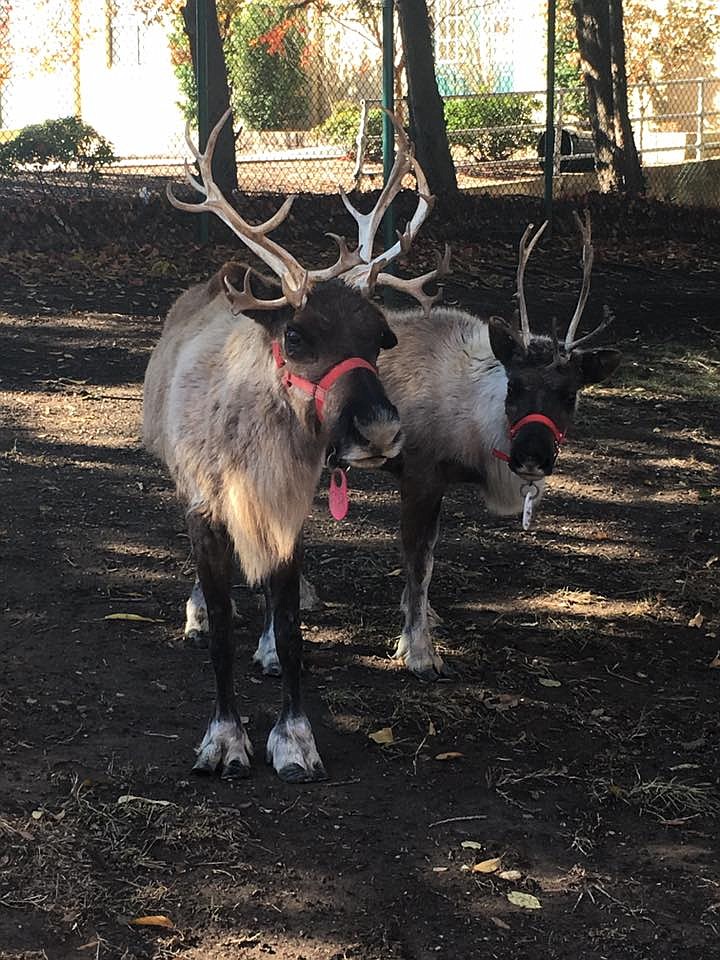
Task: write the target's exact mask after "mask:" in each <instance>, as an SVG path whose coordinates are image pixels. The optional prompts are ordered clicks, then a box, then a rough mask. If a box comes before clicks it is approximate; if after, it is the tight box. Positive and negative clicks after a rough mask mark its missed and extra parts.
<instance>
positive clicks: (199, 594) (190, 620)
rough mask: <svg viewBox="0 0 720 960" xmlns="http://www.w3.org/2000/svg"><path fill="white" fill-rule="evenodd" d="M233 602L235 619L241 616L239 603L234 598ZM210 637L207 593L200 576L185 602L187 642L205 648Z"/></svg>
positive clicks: (192, 645) (189, 644) (191, 645)
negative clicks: (201, 584)
mask: <svg viewBox="0 0 720 960" xmlns="http://www.w3.org/2000/svg"><path fill="white" fill-rule="evenodd" d="M230 603H231V604H232V615H233V620H238V619H239V618H240V613H239V612H238V608H237V605H236V603H235V601H234V600H232V599H231V600H230ZM209 638H210V623H209V621H208V612H207V604H206V603H205V594H204V593H203V591H202V587H201V586H200V578H199V577H198V576H196V577H195V583H194V584H193V588H192V591H191V592H190V596H189V597H188V599H187V603H186V604H185V642H186V643H187V644H188V646H190V647H200V648H205V647H207V645H208V641H209Z"/></svg>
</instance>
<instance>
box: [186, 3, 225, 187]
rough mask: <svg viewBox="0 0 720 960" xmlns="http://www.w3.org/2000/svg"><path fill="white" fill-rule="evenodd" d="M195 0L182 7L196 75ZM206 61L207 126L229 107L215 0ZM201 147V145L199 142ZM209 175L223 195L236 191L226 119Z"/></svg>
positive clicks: (209, 8)
mask: <svg viewBox="0 0 720 960" xmlns="http://www.w3.org/2000/svg"><path fill="white" fill-rule="evenodd" d="M196 11H197V0H186V3H185V5H184V6H183V8H182V16H183V22H184V24H185V32H186V33H187V35H188V39H189V41H190V53H191V55H192V62H193V69H194V71H195V76H196V77H197V34H196V30H195V17H196ZM207 12H208V23H207V46H208V50H207V63H208V121H209V124H210V129H211V130H212V128H213V127H214V126H215V124H216V123H217V121H218V120H219V119H220V117H221V116H222V115H223V113H225V111H226V110H227V108H228V107H229V106H230V89H229V87H228V77H227V65H226V63H225V54H224V52H223V47H222V40H221V39H220V30H219V28H218V18H217V6H216V3H215V0H207ZM201 146H203V147H204V144H201ZM213 175H214V178H215V182H216V183H217V185H218V187H219V188H220V189H221V190H222V192H223V194H224V195H225V196H226V197H230V196H231V195H232V193H233V191H234V190H237V186H238V182H237V163H236V161H235V136H234V134H233V129H232V120H230V121H229V122H227V123H226V124H225V126H224V127H223V129H222V132H221V133H220V136H219V137H218V142H217V145H216V147H215V153H214V154H213Z"/></svg>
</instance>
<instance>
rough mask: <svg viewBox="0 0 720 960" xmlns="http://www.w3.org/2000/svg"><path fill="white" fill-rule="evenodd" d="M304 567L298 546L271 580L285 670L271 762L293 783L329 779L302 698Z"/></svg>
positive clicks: (272, 735)
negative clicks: (302, 581) (302, 589)
mask: <svg viewBox="0 0 720 960" xmlns="http://www.w3.org/2000/svg"><path fill="white" fill-rule="evenodd" d="M301 564H302V545H301V544H298V545H297V547H296V550H295V555H294V557H293V558H292V559H291V560H290V561H289V562H288V563H286V564H284V565H283V566H281V567H279V568H278V569H277V570H275V572H274V573H273V574H272V575H271V576H270V590H269V594H270V597H271V601H272V611H271V612H272V618H273V622H274V627H275V640H276V643H277V652H278V659H279V661H280V666H281V669H282V702H281V708H280V716H279V717H278V720H277V722H276V724H275V726H274V727H273V728H272V730H271V731H270V736H269V737H268V742H267V761H268V763H271V764H272V765H273V766H274V767H275V770H276V772H277V775H278V776H279V777H280V779H281V780H286V781H288V782H289V783H303V782H306V781H308V780H324V779H325V777H326V773H325V767H324V766H323V762H322V760H321V759H320V754H319V753H318V751H317V747H316V746H315V737H314V736H313V732H312V728H311V727H310V721H309V720H308V718H307V716H306V714H305V710H304V708H303V704H302V698H301V694H300V672H301V669H302V633H301V631H300V569H301Z"/></svg>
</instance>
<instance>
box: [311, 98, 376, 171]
mask: <svg viewBox="0 0 720 960" xmlns="http://www.w3.org/2000/svg"><path fill="white" fill-rule="evenodd" d="M382 123H383V113H382V110H381V109H380V108H379V107H371V108H370V109H369V110H368V117H367V126H366V128H365V132H366V133H367V137H368V141H367V149H366V151H365V155H366V156H367V157H368V159H370V160H380V159H382ZM359 129H360V105H359V104H357V103H349V102H347V101H346V102H344V103H339V104H338V105H337V106H336V107H335V109H334V110H333V112H332V113H331V114H330V116H329V117H328V118H327V120H325V121H323V123H321V124H320V125H319V126H317V127H316V128H315V133H317V135H318V137H320V138H322V139H323V140H325V141H327V142H328V143H337V144H338V145H339V146H341V147H342V148H343V149H344V150H345V152H346V153H348V154H354V153H355V150H356V147H357V135H358V131H359Z"/></svg>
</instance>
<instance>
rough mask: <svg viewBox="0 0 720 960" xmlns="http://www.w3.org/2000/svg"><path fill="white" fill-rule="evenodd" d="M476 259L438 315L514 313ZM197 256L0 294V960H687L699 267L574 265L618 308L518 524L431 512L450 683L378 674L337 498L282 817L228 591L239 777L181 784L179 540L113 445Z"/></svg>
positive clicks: (57, 277)
mask: <svg viewBox="0 0 720 960" xmlns="http://www.w3.org/2000/svg"><path fill="white" fill-rule="evenodd" d="M558 244H559V246H558V249H557V251H556V255H555V256H553V257H552V258H549V259H547V260H545V261H543V260H542V258H541V260H540V266H539V267H538V268H537V269H535V270H534V271H530V272H531V273H532V276H531V277H530V278H529V279H530V288H531V297H530V302H531V303H537V304H542V308H541V309H540V311H539V314H540V318H541V319H542V320H544V321H547V319H548V318H549V317H550V316H552V315H553V314H554V313H555V314H557V315H558V316H559V317H561V318H566V317H567V316H569V312H571V310H572V307H573V305H574V300H575V297H576V295H577V283H578V267H577V243H576V242H575V243H574V244H573V243H571V242H570V241H568V242H567V243H564V244H563V243H560V241H558ZM488 249H489V248H488V246H487V245H485V244H484V242H483V243H480V242H479V243H478V246H477V247H475V248H474V247H472V246H468V247H465V248H461V249H460V250H459V251H458V261H459V263H460V268H459V270H460V273H459V275H458V276H456V277H455V281H454V284H453V285H452V286H450V287H449V288H448V290H447V298H448V299H450V300H454V301H457V302H460V303H462V304H464V305H466V306H473V305H477V304H483V305H487V306H489V308H490V309H499V307H500V306H501V305H502V304H503V303H504V304H507V303H508V302H509V297H510V294H511V293H512V273H513V252H512V249H511V248H510V247H509V246H507V247H503V248H502V249H500V248H497V249H496V250H495V255H494V257H491V255H490V254H489V253H488ZM658 250H660V251H661V255H658ZM224 256H225V252H224V251H223V250H218V249H214V248H213V249H211V250H210V251H208V252H206V253H205V254H196V255H195V258H194V261H193V262H192V263H190V262H189V261H181V260H179V259H176V260H172V258H171V257H170V256H169V255H166V254H165V253H163V252H162V251H160V252H158V251H157V250H154V251H151V252H150V253H148V252H147V251H146V252H145V253H144V254H138V255H137V256H136V257H134V258H133V257H129V258H128V259H127V260H122V259H121V258H119V256H118V254H117V251H116V250H115V251H113V250H112V249H111V248H107V249H106V250H105V252H104V253H103V250H102V249H101V250H97V249H95V250H89V249H77V250H75V251H73V252H66V253H64V254H62V256H60V255H52V254H51V253H46V254H43V255H42V256H41V255H39V254H37V253H36V252H34V251H32V250H28V251H26V252H24V253H23V252H15V253H14V254H13V255H12V256H10V255H9V256H7V257H5V258H3V259H2V263H0V268H2V276H3V278H4V279H3V280H2V281H0V298H1V302H0V327H1V330H2V347H0V402H1V404H2V407H1V409H2V420H1V422H0V531H1V532H0V536H1V537H2V539H1V540H0V572H1V574H2V583H3V590H2V596H1V597H0V600H1V607H2V609H1V610H0V631H1V632H0V656H1V657H2V668H1V671H0V677H1V679H0V958H2V960H10V958H12V960H21V958H23V960H30V958H33V960H35V958H48V960H66V958H71V957H72V958H78V957H92V958H95V957H99V958H116V957H117V958H125V960H130V958H137V960H140V958H158V960H160V958H170V957H182V958H184V960H230V958H232V960H235V958H241V960H262V958H265V957H268V956H275V957H277V958H280V960H301V958H304V960H321V958H322V960H330V958H332V960H350V958H353V960H430V958H448V960H466V958H468V960H469V958H474V957H483V958H513V960H530V958H533V960H537V958H543V960H550V958H553V960H580V958H582V960H602V958H606V957H607V958H613V960H648V958H653V960H654V958H671V957H678V958H679V957H682V958H685V960H687V958H690V960H701V958H707V957H710V956H712V955H714V953H715V952H716V951H717V944H718V938H719V937H720V873H719V872H718V863H719V862H720V860H719V857H718V853H719V846H720V845H719V844H718V839H717V837H718V824H717V818H718V815H720V789H719V782H720V758H719V754H718V733H719V730H720V721H719V719H718V716H719V714H718V694H719V692H720V689H719V688H720V669H718V665H719V664H720V660H718V651H719V649H720V587H719V584H718V572H719V571H720V559H718V557H719V555H720V476H719V474H718V467H719V465H720V429H719V428H720V409H719V404H718V395H719V393H720V353H719V350H718V347H719V345H720V323H719V322H718V302H719V301H718V295H719V294H720V275H719V274H718V258H717V257H715V255H714V253H713V251H712V250H710V251H708V245H707V244H706V243H705V242H701V241H700V240H698V243H697V244H696V245H693V244H692V243H689V244H688V243H686V244H684V245H679V244H678V241H677V237H674V238H670V237H668V236H662V235H659V236H655V237H651V238H649V239H647V241H645V242H644V243H637V244H635V245H633V243H632V242H629V243H628V244H627V245H626V247H624V248H623V249H620V248H617V247H612V248H611V247H610V246H607V247H606V248H604V249H600V250H599V252H598V266H597V270H596V286H595V288H594V293H593V298H592V300H591V304H590V310H589V316H590V318H592V317H593V316H598V315H599V312H600V307H601V305H602V303H603V302H604V301H605V300H608V301H610V302H611V303H612V306H613V308H614V309H615V312H616V313H617V317H618V321H617V330H616V333H615V335H614V336H615V339H616V340H617V342H618V343H620V345H621V346H622V347H623V349H624V350H625V352H626V361H625V363H624V366H623V369H622V372H621V374H620V375H619V376H618V377H616V379H615V380H614V381H613V382H612V383H611V384H609V385H607V386H606V387H603V388H601V389H596V390H593V391H592V392H590V393H589V394H588V395H587V397H586V399H585V401H584V403H583V404H582V406H581V410H580V414H579V416H578V420H577V423H576V426H575V428H574V430H573V435H572V438H571V442H570V443H569V445H568V446H567V447H566V448H565V450H564V452H563V454H562V456H561V459H560V463H559V470H558V473H557V475H556V476H555V477H553V479H552V483H551V485H550V492H549V494H548V496H547V498H546V500H545V502H544V504H543V508H542V512H541V514H540V517H539V519H538V522H537V525H536V527H535V528H534V530H533V531H532V532H531V533H529V534H523V533H522V532H521V530H520V526H519V522H518V520H517V519H513V518H511V519H497V518H491V517H488V516H487V515H486V513H485V511H484V510H483V508H482V507H481V505H480V504H478V502H477V499H476V496H475V493H474V491H473V488H472V487H470V486H468V487H457V488H455V489H454V490H453V491H452V492H451V495H449V496H448V497H447V499H446V502H445V507H444V518H443V530H442V536H441V541H440V544H439V546H438V551H437V563H436V568H435V578H434V582H433V587H432V590H431V599H432V602H433V606H434V607H435V609H436V610H437V611H438V613H439V614H440V615H441V616H442V618H443V621H444V622H443V624H442V625H441V626H440V627H439V628H438V638H439V641H440V645H441V648H442V650H443V652H444V653H445V654H446V656H447V657H448V658H449V659H450V660H451V661H452V662H453V663H454V664H455V665H456V666H457V667H458V668H459V670H460V679H459V680H458V681H457V682H454V683H441V684H438V685H434V686H425V685H422V684H420V683H419V682H418V681H416V680H415V679H414V678H413V677H411V676H409V675H408V674H407V673H405V672H404V671H402V670H401V669H399V668H398V667H397V666H396V665H395V664H394V663H393V662H392V661H391V660H390V659H389V657H388V652H389V650H390V649H391V647H392V640H393V637H394V634H395V633H396V632H397V629H398V624H399V616H398V611H397V604H398V599H399V593H400V588H401V576H400V575H399V566H400V562H399V552H398V547H397V534H396V523H397V515H398V510H397V507H398V504H397V494H396V492H395V490H394V488H393V486H392V484H391V481H390V480H389V478H385V477H384V476H381V475H372V476H370V475H363V476H357V475H355V474H352V475H351V478H350V479H351V485H352V488H353V493H352V505H351V513H350V516H349V518H348V520H347V521H345V522H344V523H342V524H335V523H334V522H333V521H331V520H330V518H329V516H328V514H327V510H326V506H325V498H324V495H323V493H322V491H321V492H320V493H319V495H318V498H317V501H316V506H315V509H314V511H313V516H312V518H311V519H310V521H309V523H308V526H307V538H308V550H307V568H308V574H309V576H310V578H311V579H312V580H313V581H314V583H315V584H316V586H317V587H318V589H319V591H320V594H321V598H322V601H323V606H322V608H321V609H320V610H318V611H315V612H312V613H307V614H306V615H305V637H306V666H307V669H306V676H305V688H306V691H307V700H308V706H309V713H310V715H311V717H312V719H313V722H314V726H315V732H316V736H317V739H318V743H319V745H320V749H321V752H322V754H323V758H324V760H325V763H326V766H327V768H328V771H329V775H330V777H331V779H330V780H329V781H328V782H326V783H323V784H317V785H312V786H300V787H297V786H289V785H286V784H282V783H280V782H279V781H278V780H277V779H276V778H275V776H274V775H273V774H272V772H271V771H270V770H269V769H268V768H267V767H266V766H265V765H264V763H263V760H262V747H263V743H264V740H265V738H266V737H267V734H268V732H269V729H270V727H271V725H272V722H273V718H274V712H275V709H276V705H277V702H278V696H279V690H278V682H277V681H276V680H274V679H271V678H264V677H262V676H259V675H258V674H257V672H256V670H255V669H253V667H252V665H251V662H250V661H251V654H252V651H253V649H254V646H255V643H256V640H257V637H258V634H259V631H260V626H261V611H260V607H259V604H258V598H257V596H256V595H255V594H254V593H252V592H250V591H249V590H248V589H247V588H246V587H245V586H244V585H243V584H242V583H238V586H237V589H236V599H237V602H238V605H239V610H240V619H239V622H238V624H237V649H238V658H237V686H238V689H239V691H240V702H241V705H242V712H243V713H244V714H246V715H247V717H248V718H249V728H250V731H251V734H252V737H253V740H254V743H255V746H256V750H257V754H258V759H257V762H256V765H255V769H254V775H253V777H252V779H251V780H250V781H248V782H243V783H240V784H227V783H223V782H220V781H215V780H196V779H193V778H192V776H191V775H190V767H191V764H192V759H193V748H194V746H195V745H196V744H197V742H198V740H199V738H200V736H201V734H202V732H203V730H204V726H205V722H206V718H207V714H208V711H209V708H210V704H211V700H212V691H213V678H212V670H211V666H210V663H209V660H208V655H207V652H206V651H202V650H196V649H188V648H187V647H186V646H184V644H183V641H182V624H183V606H184V602H185V599H186V597H187V594H188V590H189V586H190V584H191V581H192V566H191V562H190V558H189V550H188V541H187V537H186V535H185V532H184V528H183V518H182V514H181V511H180V509H179V507H178V506H177V504H176V502H175V500H174V496H173V491H172V489H171V486H170V484H169V482H168V480H167V478H166V476H165V475H164V473H163V471H162V469H161V468H160V467H159V466H158V465H157V464H156V463H154V462H152V461H151V460H150V458H149V457H148V456H147V455H146V454H145V453H144V451H143V450H142V448H141V445H140V443H139V439H138V421H139V414H140V406H141V405H140V396H141V384H142V377H143V372H144V368H145V365H146V362H147V358H148V355H149V352H150V350H151V348H152V346H153V344H154V342H155V340H156V339H157V336H158V334H159V330H160V324H161V319H160V317H161V316H162V314H163V313H164V312H165V310H166V308H167V305H168V303H169V302H170V300H171V299H172V297H173V296H174V294H175V293H176V292H177V290H179V289H182V287H183V286H185V285H187V283H189V282H190V279H191V278H194V277H195V276H198V275H203V274H204V275H206V276H207V275H208V274H209V272H210V270H211V269H212V268H211V267H210V263H211V262H213V261H214V262H215V263H219V262H221V261H222V259H223V258H224ZM491 260H492V266H490V261H491ZM157 264H167V267H166V266H162V265H161V266H159V267H158V266H157ZM113 615H115V616H116V617H117V615H123V617H121V618H119V619H118V618H113V619H109V618H111V617H113ZM127 615H133V616H135V617H140V618H142V619H128V618H127ZM384 728H391V730H392V738H393V739H392V742H391V743H389V744H385V745H381V744H378V743H376V742H375V741H374V740H373V739H372V738H371V737H370V734H373V733H376V732H377V731H380V730H383V729H384ZM498 858H499V860H500V864H499V865H496V864H487V863H486V861H489V860H495V859H498ZM480 865H483V867H482V868H481V869H478V868H479V867H480ZM492 867H495V869H490V868H492ZM486 868H487V869H488V870H489V871H490V872H485V870H486ZM518 893H519V894H525V895H531V896H532V897H534V898H535V900H529V901H525V904H526V905H522V899H523V898H522V897H520V898H518V897H517V896H516V895H517V894H518ZM512 900H520V904H517V903H513V902H512ZM148 917H149V918H156V921H155V925H152V924H148V923H147V922H146V923H143V924H138V923H137V922H133V921H137V920H138V919H139V918H148ZM157 918H160V919H159V920H158V919H157ZM157 924H164V925H157Z"/></svg>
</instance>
